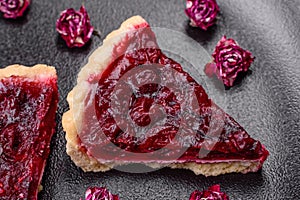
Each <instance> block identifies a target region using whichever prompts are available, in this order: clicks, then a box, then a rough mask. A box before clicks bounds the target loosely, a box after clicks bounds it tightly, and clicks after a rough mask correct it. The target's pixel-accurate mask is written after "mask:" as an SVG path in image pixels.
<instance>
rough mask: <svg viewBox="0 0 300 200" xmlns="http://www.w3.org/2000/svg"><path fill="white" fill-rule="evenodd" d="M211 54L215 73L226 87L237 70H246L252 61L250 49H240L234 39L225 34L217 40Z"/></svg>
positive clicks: (229, 84) (232, 80) (236, 73)
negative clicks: (214, 64)
mask: <svg viewBox="0 0 300 200" xmlns="http://www.w3.org/2000/svg"><path fill="white" fill-rule="evenodd" d="M212 56H213V58H214V62H215V63H216V72H215V73H216V75H217V76H218V78H219V79H220V80H222V81H223V83H224V85H226V86H228V87H231V86H232V85H233V83H234V81H235V80H236V78H237V76H238V74H239V72H246V71H248V69H249V67H250V65H251V63H252V62H253V61H254V57H253V56H252V53H251V52H250V51H247V50H244V49H242V48H241V47H240V46H239V45H238V44H237V43H236V41H234V40H233V39H231V38H229V39H227V38H226V36H223V37H222V39H221V40H220V41H219V42H218V44H217V46H216V48H215V51H214V53H213V54H212Z"/></svg>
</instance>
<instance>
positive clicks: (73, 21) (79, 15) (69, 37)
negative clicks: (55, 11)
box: [56, 6, 94, 47]
mask: <svg viewBox="0 0 300 200" xmlns="http://www.w3.org/2000/svg"><path fill="white" fill-rule="evenodd" d="M56 30H57V31H58V32H59V34H60V35H61V37H62V38H63V39H64V40H65V41H66V43H67V45H68V47H82V46H84V45H85V44H86V43H87V42H88V41H89V39H90V38H91V36H92V33H93V31H94V27H93V26H91V23H90V18H89V16H88V13H87V11H86V9H85V8H84V6H81V7H80V10H79V11H76V10H74V9H73V8H69V9H67V10H64V11H63V12H62V13H61V14H60V17H59V19H58V20H57V22H56Z"/></svg>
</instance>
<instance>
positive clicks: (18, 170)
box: [0, 65, 58, 200]
mask: <svg viewBox="0 0 300 200" xmlns="http://www.w3.org/2000/svg"><path fill="white" fill-rule="evenodd" d="M57 103H58V90H57V76H56V71H55V69H54V68H53V67H48V66H46V65H36V66H34V67H24V66H20V65H12V66H9V67H6V68H4V69H0V199H7V200H8V199H33V200H34V199H37V193H38V190H39V189H41V187H40V183H41V179H42V175H43V171H44V167H45V164H46V159H47V158H48V155H49V152H50V140H51V137H52V135H53V133H54V131H55V114H56V109H57Z"/></svg>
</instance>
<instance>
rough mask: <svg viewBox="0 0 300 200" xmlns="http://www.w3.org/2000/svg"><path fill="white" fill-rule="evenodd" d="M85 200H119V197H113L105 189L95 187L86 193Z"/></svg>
mask: <svg viewBox="0 0 300 200" xmlns="http://www.w3.org/2000/svg"><path fill="white" fill-rule="evenodd" d="M85 200H119V197H118V196H117V195H113V194H112V193H110V192H109V191H108V190H107V189H106V188H104V187H100V188H98V187H93V188H89V189H88V190H87V191H86V193H85Z"/></svg>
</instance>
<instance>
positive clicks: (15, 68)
mask: <svg viewBox="0 0 300 200" xmlns="http://www.w3.org/2000/svg"><path fill="white" fill-rule="evenodd" d="M13 75H15V76H22V77H27V78H33V79H34V78H43V77H49V76H54V77H56V70H55V68H54V67H51V66H47V65H43V64H37V65H34V66H32V67H27V66H24V65H19V64H15V65H10V66H7V67H5V68H2V69H0V78H6V77H10V76H13Z"/></svg>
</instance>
